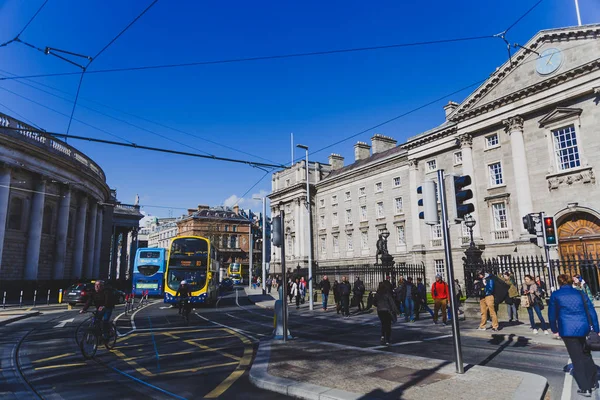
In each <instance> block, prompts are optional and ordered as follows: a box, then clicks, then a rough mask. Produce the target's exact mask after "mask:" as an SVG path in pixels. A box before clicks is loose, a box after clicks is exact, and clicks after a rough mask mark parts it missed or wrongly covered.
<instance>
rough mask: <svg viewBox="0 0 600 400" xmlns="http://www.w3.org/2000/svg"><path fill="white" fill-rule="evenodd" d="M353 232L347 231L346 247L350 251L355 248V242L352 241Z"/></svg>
mask: <svg viewBox="0 0 600 400" xmlns="http://www.w3.org/2000/svg"><path fill="white" fill-rule="evenodd" d="M352 239H353V238H352V233H346V249H347V250H348V251H352V250H354V244H353V243H352Z"/></svg>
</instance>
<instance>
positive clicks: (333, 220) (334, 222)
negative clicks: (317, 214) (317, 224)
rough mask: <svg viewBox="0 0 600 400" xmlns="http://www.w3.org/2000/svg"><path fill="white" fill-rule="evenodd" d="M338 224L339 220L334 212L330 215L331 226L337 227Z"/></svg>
mask: <svg viewBox="0 0 600 400" xmlns="http://www.w3.org/2000/svg"><path fill="white" fill-rule="evenodd" d="M339 224H340V219H339V218H338V213H337V212H334V213H332V214H331V226H338V225H339Z"/></svg>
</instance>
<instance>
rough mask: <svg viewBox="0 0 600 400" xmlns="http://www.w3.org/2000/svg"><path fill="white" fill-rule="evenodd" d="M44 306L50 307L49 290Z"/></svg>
mask: <svg viewBox="0 0 600 400" xmlns="http://www.w3.org/2000/svg"><path fill="white" fill-rule="evenodd" d="M46 305H47V306H49V305H50V289H48V298H47V299H46Z"/></svg>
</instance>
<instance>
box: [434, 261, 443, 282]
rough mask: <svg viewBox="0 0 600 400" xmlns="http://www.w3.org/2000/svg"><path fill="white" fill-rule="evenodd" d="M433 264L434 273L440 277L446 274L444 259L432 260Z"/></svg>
mask: <svg viewBox="0 0 600 400" xmlns="http://www.w3.org/2000/svg"><path fill="white" fill-rule="evenodd" d="M433 265H434V268H435V274H436V275H438V274H439V275H441V276H442V279H444V276H446V265H445V264H444V260H433Z"/></svg>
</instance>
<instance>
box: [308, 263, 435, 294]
mask: <svg viewBox="0 0 600 400" xmlns="http://www.w3.org/2000/svg"><path fill="white" fill-rule="evenodd" d="M325 275H327V278H328V279H329V281H330V282H332V283H333V282H334V281H335V280H337V281H338V282H340V281H341V278H342V277H343V276H346V277H347V278H348V280H349V281H350V283H353V282H354V280H355V279H356V277H360V279H361V280H362V281H363V283H364V285H365V288H366V289H367V290H373V291H375V290H377V286H378V285H379V282H382V281H383V280H385V279H386V278H389V279H390V281H392V282H397V281H398V279H399V278H400V277H401V276H402V277H404V278H407V277H409V276H410V277H412V278H413V281H414V282H416V281H417V278H422V279H423V283H424V284H425V287H427V285H426V282H425V264H424V263H421V264H404V263H399V264H396V265H393V266H383V265H378V264H360V265H339V266H327V267H321V266H319V267H318V268H317V269H316V272H315V275H314V279H315V283H316V284H318V283H319V282H321V279H323V276H325Z"/></svg>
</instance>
